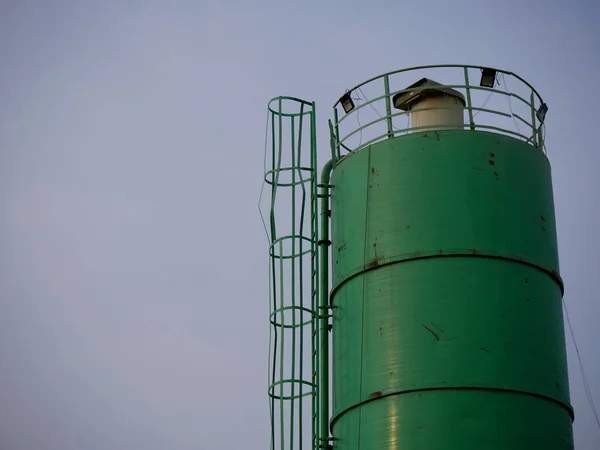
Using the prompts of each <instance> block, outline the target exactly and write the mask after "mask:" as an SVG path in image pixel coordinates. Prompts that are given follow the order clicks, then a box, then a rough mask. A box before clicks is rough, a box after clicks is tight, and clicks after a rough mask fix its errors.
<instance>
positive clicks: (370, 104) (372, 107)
mask: <svg viewBox="0 0 600 450" xmlns="http://www.w3.org/2000/svg"><path fill="white" fill-rule="evenodd" d="M358 90H359V91H360V93H361V94H362V95H363V97H364V98H365V100H366V101H369V99H368V98H367V96H366V95H365V93H364V92H363V91H362V89H361V88H358ZM369 106H370V107H371V109H372V110H373V111H375V114H377V115H378V116H379V118H380V119H383V116H382V115H381V114H380V113H379V111H377V109H376V108H375V107H374V106H373V103H369ZM392 128H393V129H394V130H397V129H398V128H396V127H395V126H394V124H392Z"/></svg>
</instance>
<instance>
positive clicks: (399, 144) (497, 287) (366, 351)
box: [325, 66, 573, 450]
mask: <svg viewBox="0 0 600 450" xmlns="http://www.w3.org/2000/svg"><path fill="white" fill-rule="evenodd" d="M431 67H433V66H431ZM445 67H446V68H450V67H452V68H458V69H459V70H461V71H462V70H464V74H465V81H464V83H460V84H454V85H445V86H442V85H439V84H437V83H435V82H433V81H432V80H430V79H426V78H424V79H421V80H420V81H419V82H417V83H415V84H413V85H412V86H410V87H409V88H406V89H401V90H399V91H395V92H394V91H393V90H392V89H390V88H389V84H390V79H391V77H392V76H393V75H394V74H395V73H389V74H385V75H382V76H381V77H376V78H374V79H372V80H370V81H369V83H371V82H383V83H382V85H383V88H382V94H381V96H380V97H379V99H378V100H379V101H380V102H381V103H383V104H384V105H385V110H381V111H383V112H381V114H379V116H380V118H381V119H380V120H379V119H377V120H376V121H374V122H373V125H372V124H370V123H369V124H366V125H363V126H361V127H360V129H361V133H362V130H366V129H367V128H369V127H370V126H377V125H383V126H384V127H385V128H384V130H383V132H382V133H380V134H379V135H378V136H376V137H375V138H373V139H370V141H368V142H366V143H365V144H362V143H361V144H359V145H355V146H354V147H351V146H349V145H348V144H347V142H348V141H345V140H344V139H345V138H344V134H343V132H342V131H340V129H341V127H342V126H343V124H344V122H343V121H344V119H345V118H346V117H348V116H352V114H354V113H356V110H358V109H360V108H362V110H363V111H365V110H366V107H367V108H368V105H369V103H370V104H371V105H375V100H373V101H366V102H365V98H364V97H362V98H361V100H363V104H361V105H358V107H355V106H354V105H353V104H348V105H343V103H344V100H346V101H348V100H349V99H351V96H350V95H351V94H352V92H358V91H357V89H360V88H361V86H364V85H365V84H363V85H359V86H358V87H357V88H354V89H352V90H350V91H349V93H348V95H346V96H345V99H344V97H343V98H342V99H341V102H339V103H338V104H337V105H336V114H335V118H334V121H333V123H332V125H331V130H332V155H333V160H334V165H333V166H334V167H333V171H332V174H331V181H330V198H331V205H330V208H331V237H330V239H331V265H332V279H331V293H330V295H329V307H330V308H331V314H332V320H331V325H332V339H333V348H332V370H333V376H332V382H331V387H332V403H333V405H332V411H331V417H330V431H331V442H332V446H333V448H334V449H338V450H359V449H360V450H383V449H398V450H400V449H401V450H416V449H435V450H444V449H448V450H450V449H456V450H458V449H460V450H467V449H477V450H485V449H494V450H508V449H510V450H521V449H523V450H525V449H527V450H531V449H545V450H550V449H561V450H565V449H572V448H573V439H572V420H573V411H572V408H571V406H570V403H569V386H568V376H567V363H566V350H565V340H564V332H563V316H562V294H563V284H562V280H561V278H560V275H559V267H558V255H557V238H556V224H555V217H554V204H553V196H552V181H551V173H550V164H549V162H548V159H547V157H546V155H545V153H544V143H543V134H542V131H543V128H542V123H543V120H544V116H545V113H546V111H547V107H546V105H545V103H543V101H542V100H541V97H539V95H538V94H537V92H536V91H535V89H533V88H532V87H531V86H530V85H529V84H527V83H526V82H525V81H524V80H522V79H521V78H519V77H516V76H515V75H514V74H512V73H510V72H503V71H499V70H498V71H496V70H493V69H487V68H482V67H477V66H445ZM407 70H408V71H411V72H412V70H413V69H407ZM469 70H471V71H474V70H475V71H477V70H481V71H482V75H486V74H487V75H489V74H490V73H491V74H492V81H491V82H490V81H489V79H488V80H487V81H486V80H484V77H482V80H481V84H478V85H473V84H471V83H469V79H468V73H469V72H468V71H469ZM398 72H405V71H398ZM499 75H506V76H515V77H516V78H517V79H518V80H521V81H522V82H523V83H525V84H524V85H525V86H526V87H527V88H531V96H530V97H529V98H528V97H526V96H524V95H517V94H514V93H509V92H506V93H504V92H503V91H502V90H500V89H496V88H495V87H494V81H493V80H497V79H498V78H497V77H498V76H499ZM415 77H419V76H418V75H415ZM417 79H418V78H417ZM437 81H443V80H439V79H438V80H437ZM490 83H491V86H490ZM475 91H481V92H485V93H487V92H490V93H491V94H494V95H498V96H504V95H508V96H510V97H509V101H510V100H511V98H512V101H513V102H518V101H520V100H522V101H523V102H524V103H525V104H526V105H529V108H530V110H531V116H530V117H529V116H523V115H522V114H521V115H518V114H517V113H516V112H513V111H512V107H511V106H510V103H509V107H510V108H511V111H510V112H506V111H505V112H501V111H499V110H498V111H497V112H495V111H491V110H487V109H486V108H484V107H476V106H474V104H473V103H472V101H471V96H472V94H473V93H474V92H475ZM463 93H464V95H463ZM350 103H353V102H350ZM342 106H344V109H347V111H346V113H342V114H341V117H340V118H338V112H339V111H341V107H342ZM394 106H395V107H396V108H395V109H393V107H394ZM480 110H481V111H480ZM478 112H486V113H487V112H489V114H488V116H493V114H494V113H496V114H498V115H502V114H503V115H504V116H511V118H512V119H513V120H514V116H517V117H518V119H519V121H520V122H519V123H521V122H524V123H525V124H527V125H529V128H528V127H527V126H526V125H525V124H523V123H521V128H519V131H518V132H515V131H509V130H508V129H506V130H505V129H503V128H501V127H499V126H496V125H495V123H494V121H493V120H491V121H489V122H487V123H486V122H485V121H484V120H483V119H481V118H482V117H483V116H484V114H480V115H477V114H478ZM463 115H464V116H466V118H465V119H464V120H463V119H462V118H463V117H464V116H463ZM407 116H410V117H412V126H411V127H407V128H406V129H400V130H398V129H397V128H396V127H395V126H394V123H397V122H398V119H399V118H402V117H407ZM475 119H481V120H478V121H477V120H475ZM536 119H537V120H536ZM346 123H351V122H350V121H349V120H346ZM354 123H356V122H354ZM363 123H364V122H363ZM515 123H516V121H515ZM524 129H526V131H523V130H524ZM348 135H354V136H356V135H357V133H356V130H354V131H350V132H349V133H346V136H348ZM345 142H346V144H345ZM325 237H326V236H325Z"/></svg>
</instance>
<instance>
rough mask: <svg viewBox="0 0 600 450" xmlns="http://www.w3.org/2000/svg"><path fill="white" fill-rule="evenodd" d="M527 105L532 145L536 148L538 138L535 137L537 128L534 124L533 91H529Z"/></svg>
mask: <svg viewBox="0 0 600 450" xmlns="http://www.w3.org/2000/svg"><path fill="white" fill-rule="evenodd" d="M529 103H530V104H531V132H532V133H533V135H532V140H533V145H535V146H536V147H537V146H538V139H537V138H538V136H537V126H536V124H535V96H534V95H533V91H531V95H530V97H529Z"/></svg>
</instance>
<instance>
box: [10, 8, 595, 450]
mask: <svg viewBox="0 0 600 450" xmlns="http://www.w3.org/2000/svg"><path fill="white" fill-rule="evenodd" d="M598 13H600V4H599V3H598V2H597V1H594V0H576V1H571V2H567V1H554V0H546V1H531V0H520V1H517V0H507V1H498V0H496V1H488V0H479V1H467V0H457V1H454V2H442V1H435V2H434V1H420V2H395V1H378V2H366V1H363V2H354V1H345V2H338V1H329V2H317V1H305V2H297V3H295V4H293V3H292V2H285V1H280V2H271V1H262V2H242V1H229V2H224V1H223V2H219V1H207V0H204V1H185V0H174V1H158V0H146V1H135V0H132V1H112V0H96V1H92V0H87V1H86V0H80V1H74V0H73V1H64V0H53V1H50V0H47V1H41V0H40V1H32V0H23V1H17V0H12V1H11V0H4V1H0V61H1V66H0V67H1V69H0V361H1V364H0V405H2V406H1V407H0V448H1V449H2V450H33V449H45V450H108V449H110V450H134V449H144V450H162V449H178V450H187V449H190V450H191V449H204V448H211V449H213V450H229V449H231V448H240V447H244V448H248V449H256V450H258V449H266V448H268V445H269V434H268V431H269V430H268V428H269V417H268V402H267V398H266V383H267V356H268V333H269V327H268V325H269V323H268V282H267V272H266V261H267V248H266V240H265V238H264V232H263V229H262V224H261V222H260V218H259V216H258V212H257V208H256V204H257V200H258V194H259V190H260V183H261V181H262V170H263V160H262V152H263V148H264V147H263V146H264V126H265V123H264V121H265V108H266V103H267V101H268V99H269V98H271V97H273V96H276V95H294V96H298V97H303V98H306V99H309V100H315V101H316V102H317V108H318V109H317V119H318V127H319V145H320V150H321V152H325V153H326V152H327V151H328V139H327V135H326V132H327V129H326V128H327V125H326V119H327V118H328V117H330V111H331V106H332V105H333V103H334V102H335V101H336V100H337V98H339V96H340V95H341V94H342V93H343V91H344V89H345V88H348V87H351V86H353V85H355V84H357V83H359V82H361V81H363V80H364V79H367V78H370V77H372V76H375V75H377V74H379V73H382V72H386V71H389V70H393V69H398V68H402V67H408V66H414V65H420V64H437V63H469V64H481V65H490V66H495V67H501V68H504V69H508V70H512V71H514V72H516V73H518V74H520V75H521V76H523V77H524V78H525V79H527V80H528V81H530V82H531V83H532V84H533V85H534V86H535V87H536V88H537V89H538V91H539V92H540V93H541V95H542V96H543V97H544V99H545V100H546V101H547V103H548V105H549V112H548V117H547V120H546V124H547V142H546V144H547V149H548V155H549V159H550V161H551V163H552V167H553V180H554V189H555V192H554V193H555V201H556V215H557V223H558V233H559V247H560V257H561V269H562V276H563V278H564V280H565V284H566V294H565V299H566V301H567V304H568V307H569V312H570V316H571V321H572V323H573V326H574V328H575V333H576V337H577V340H578V344H579V350H580V353H581V356H582V358H583V361H584V364H585V366H586V370H587V376H588V379H589V381H590V386H591V389H592V393H593V395H594V398H595V399H596V402H597V403H600V360H599V356H600V352H599V351H598V342H599V341H600V329H599V327H598V320H599V319H600V302H599V301H598V294H597V292H598V288H597V285H596V281H598V279H597V276H598V274H599V273H600V256H599V255H600V240H599V239H598V235H597V233H598V229H600V212H599V206H598V205H599V204H600V203H599V201H598V196H599V194H600V189H599V188H600V181H599V180H600V177H599V176H598V167H600V152H599V151H598V149H597V148H596V147H597V141H598V139H597V137H596V134H595V131H596V129H597V128H598V117H597V116H598V106H597V105H598V104H600V94H599V91H598V88H597V78H598V76H597V75H598V73H599V70H600V32H599V31H598V27H597V17H598ZM567 343H568V351H569V355H568V356H569V371H570V378H571V393H572V403H573V405H574V407H575V413H576V420H575V424H574V430H575V442H576V448H577V449H578V450H593V449H596V448H598V443H599V442H600V430H599V429H598V427H597V425H596V423H595V420H594V418H593V416H592V414H591V411H590V408H589V406H588V404H587V400H586V397H585V394H584V390H583V384H582V381H581V377H580V375H579V368H578V364H577V359H576V354H575V351H574V347H573V343H572V341H571V339H570V337H568V338H567ZM598 407H600V404H599V405H598Z"/></svg>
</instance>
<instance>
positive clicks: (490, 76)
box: [479, 67, 496, 88]
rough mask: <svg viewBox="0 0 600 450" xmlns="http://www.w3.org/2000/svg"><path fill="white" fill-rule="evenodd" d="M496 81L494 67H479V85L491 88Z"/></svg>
mask: <svg viewBox="0 0 600 450" xmlns="http://www.w3.org/2000/svg"><path fill="white" fill-rule="evenodd" d="M495 82H496V69H490V68H488V67H486V68H483V69H481V81H480V82H479V86H482V87H487V88H493V87H494V83H495Z"/></svg>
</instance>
